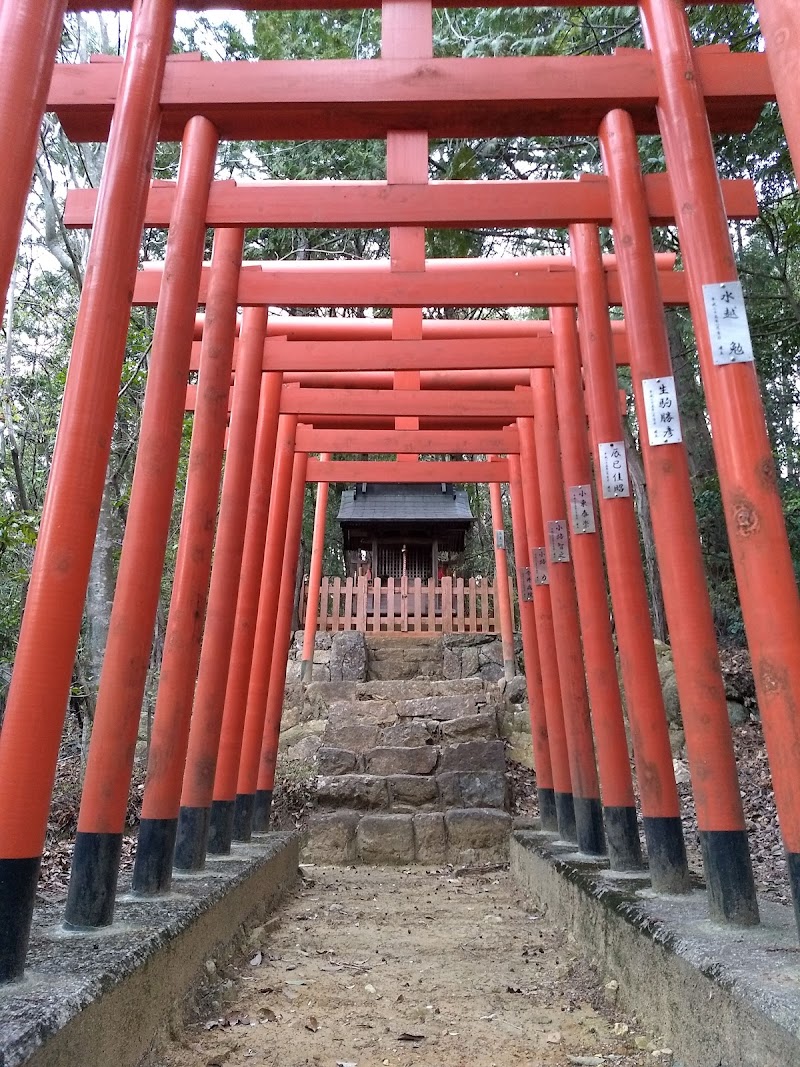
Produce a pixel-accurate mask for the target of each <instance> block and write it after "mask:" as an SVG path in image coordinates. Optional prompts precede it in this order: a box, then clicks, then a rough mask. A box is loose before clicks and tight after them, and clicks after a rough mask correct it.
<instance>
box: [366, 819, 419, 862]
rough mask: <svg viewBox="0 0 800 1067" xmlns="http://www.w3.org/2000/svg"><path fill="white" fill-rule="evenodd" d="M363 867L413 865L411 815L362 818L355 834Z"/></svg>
mask: <svg viewBox="0 0 800 1067" xmlns="http://www.w3.org/2000/svg"><path fill="white" fill-rule="evenodd" d="M356 849H357V852H358V858H359V859H360V860H361V861H362V862H363V863H413V861H414V827H413V825H412V822H411V816H410V815H365V816H364V818H363V819H362V820H361V821H360V822H359V824H358V828H357V830H356Z"/></svg>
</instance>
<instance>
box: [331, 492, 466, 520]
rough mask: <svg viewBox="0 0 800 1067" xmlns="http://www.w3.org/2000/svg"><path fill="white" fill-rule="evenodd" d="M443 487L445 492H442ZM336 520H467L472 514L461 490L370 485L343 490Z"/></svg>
mask: <svg viewBox="0 0 800 1067" xmlns="http://www.w3.org/2000/svg"><path fill="white" fill-rule="evenodd" d="M443 489H444V491H443ZM338 519H339V522H340V523H342V524H343V525H344V524H347V523H353V522H358V523H376V522H379V523H387V522H405V523H408V522H426V523H430V522H441V523H470V522H472V521H473V515H472V512H471V510H470V506H469V501H468V499H467V494H466V491H465V490H464V489H456V488H454V487H453V486H452V485H450V484H449V483H448V484H447V485H445V486H444V487H443V486H442V485H441V484H440V483H437V484H435V485H414V484H412V485H384V484H370V485H367V486H366V491H364V488H363V487H362V486H361V485H358V486H357V487H356V488H355V489H345V490H344V492H343V493H342V502H341V506H340V507H339V515H338Z"/></svg>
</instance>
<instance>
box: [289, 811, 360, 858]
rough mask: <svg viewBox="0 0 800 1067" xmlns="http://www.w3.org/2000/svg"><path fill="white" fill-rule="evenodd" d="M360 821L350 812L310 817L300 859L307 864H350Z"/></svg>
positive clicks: (353, 856)
mask: <svg viewBox="0 0 800 1067" xmlns="http://www.w3.org/2000/svg"><path fill="white" fill-rule="evenodd" d="M360 818H361V817H360V816H359V815H358V814H357V813H356V812H354V811H336V812H332V813H330V814H325V815H320V814H314V815H312V816H311V817H310V818H309V820H308V826H307V833H308V836H307V838H306V843H305V846H304V848H303V859H304V860H305V861H306V862H307V863H354V862H355V860H356V827H357V826H358V823H359V821H360Z"/></svg>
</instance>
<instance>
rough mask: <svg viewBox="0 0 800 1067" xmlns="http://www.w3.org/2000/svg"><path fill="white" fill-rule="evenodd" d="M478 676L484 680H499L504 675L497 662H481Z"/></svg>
mask: <svg viewBox="0 0 800 1067" xmlns="http://www.w3.org/2000/svg"><path fill="white" fill-rule="evenodd" d="M480 676H481V678H483V680H484V682H501V681H502V680H503V677H504V672H503V668H502V667H501V666H500V664H499V663H491V662H490V663H483V664H481V670H480Z"/></svg>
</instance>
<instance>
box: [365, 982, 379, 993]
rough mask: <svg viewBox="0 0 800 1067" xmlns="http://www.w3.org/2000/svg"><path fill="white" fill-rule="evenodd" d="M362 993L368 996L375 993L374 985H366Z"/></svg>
mask: <svg viewBox="0 0 800 1067" xmlns="http://www.w3.org/2000/svg"><path fill="white" fill-rule="evenodd" d="M364 992H365V993H370V994H372V993H377V989H376V988H375V986H374V985H370V984H369V983H367V985H365V986H364Z"/></svg>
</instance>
